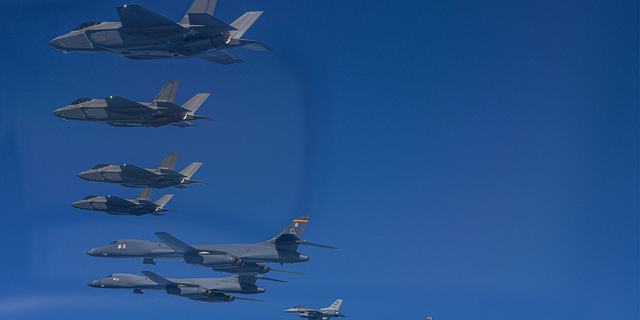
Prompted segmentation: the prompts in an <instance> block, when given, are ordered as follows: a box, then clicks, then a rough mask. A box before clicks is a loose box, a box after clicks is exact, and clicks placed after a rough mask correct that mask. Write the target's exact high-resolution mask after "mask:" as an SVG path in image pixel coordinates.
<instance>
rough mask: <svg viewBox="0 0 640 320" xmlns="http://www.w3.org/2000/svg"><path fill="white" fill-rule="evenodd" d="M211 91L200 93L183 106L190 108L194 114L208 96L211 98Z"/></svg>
mask: <svg viewBox="0 0 640 320" xmlns="http://www.w3.org/2000/svg"><path fill="white" fill-rule="evenodd" d="M209 95H211V94H210V93H198V94H196V95H195V96H194V97H193V98H191V100H189V101H187V102H186V103H185V104H183V105H182V107H183V108H185V109H187V110H189V111H190V112H191V113H192V114H193V113H194V112H196V110H198V108H200V106H201V105H202V104H203V103H204V101H205V100H207V98H209Z"/></svg>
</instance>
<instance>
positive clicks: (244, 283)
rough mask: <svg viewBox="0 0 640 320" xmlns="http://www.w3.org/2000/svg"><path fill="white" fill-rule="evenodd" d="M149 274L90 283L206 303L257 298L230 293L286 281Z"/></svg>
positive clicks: (251, 291) (252, 291) (260, 290)
mask: <svg viewBox="0 0 640 320" xmlns="http://www.w3.org/2000/svg"><path fill="white" fill-rule="evenodd" d="M142 273H143V274H144V275H145V276H146V277H143V276H139V275H136V274H128V273H116V274H110V275H108V276H106V277H105V278H103V279H99V280H94V281H91V282H89V283H88V284H87V285H88V286H90V287H94V288H107V289H133V293H138V294H142V293H143V292H142V290H165V291H166V292H167V293H168V294H170V295H174V296H179V297H185V298H189V299H191V300H195V301H204V302H231V301H233V300H235V299H242V300H253V301H263V300H255V299H249V298H241V297H234V296H232V295H230V294H229V293H240V294H255V293H263V292H264V288H261V287H258V286H256V285H255V283H256V280H257V279H263V280H270V281H277V282H286V281H282V280H276V279H271V278H265V277H263V276H260V275H233V276H231V277H227V278H194V279H172V278H170V279H167V278H163V277H161V276H159V275H157V274H155V273H153V272H151V271H142Z"/></svg>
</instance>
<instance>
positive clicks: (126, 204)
mask: <svg viewBox="0 0 640 320" xmlns="http://www.w3.org/2000/svg"><path fill="white" fill-rule="evenodd" d="M151 192H153V188H145V189H144V190H142V192H141V193H140V195H139V196H138V198H137V199H135V200H133V199H122V198H119V197H116V196H106V197H99V196H88V197H86V198H84V199H82V200H80V201H76V202H74V203H72V204H71V205H72V206H73V207H75V208H78V209H84V210H93V211H102V212H106V213H108V214H113V215H118V216H122V215H125V216H126V215H129V216H141V215H145V214H151V215H154V216H162V215H164V213H162V212H164V211H171V212H175V211H173V210H170V209H165V208H164V206H165V205H166V204H167V202H169V200H171V198H172V197H173V195H172V194H165V195H164V196H162V198H160V199H159V200H158V201H156V202H151V201H149V199H150V198H151Z"/></svg>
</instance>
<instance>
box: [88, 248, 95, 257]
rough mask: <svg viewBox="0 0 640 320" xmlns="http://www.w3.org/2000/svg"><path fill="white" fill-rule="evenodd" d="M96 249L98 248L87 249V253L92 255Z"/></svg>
mask: <svg viewBox="0 0 640 320" xmlns="http://www.w3.org/2000/svg"><path fill="white" fill-rule="evenodd" d="M95 250H96V249H91V250H89V251H87V254H88V255H90V256H92V255H93V253H94V252H95Z"/></svg>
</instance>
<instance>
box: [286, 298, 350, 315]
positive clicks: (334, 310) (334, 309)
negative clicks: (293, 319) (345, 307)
mask: <svg viewBox="0 0 640 320" xmlns="http://www.w3.org/2000/svg"><path fill="white" fill-rule="evenodd" d="M341 304H342V299H338V300H336V302H334V303H333V304H332V305H331V306H330V307H327V308H322V309H309V308H305V307H303V306H297V307H293V308H291V309H287V310H284V312H295V313H298V315H299V316H301V317H303V318H307V319H310V320H320V319H322V320H326V319H329V318H332V317H345V318H346V316H345V315H343V314H341V313H340V312H338V309H339V308H340V305H341Z"/></svg>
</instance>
